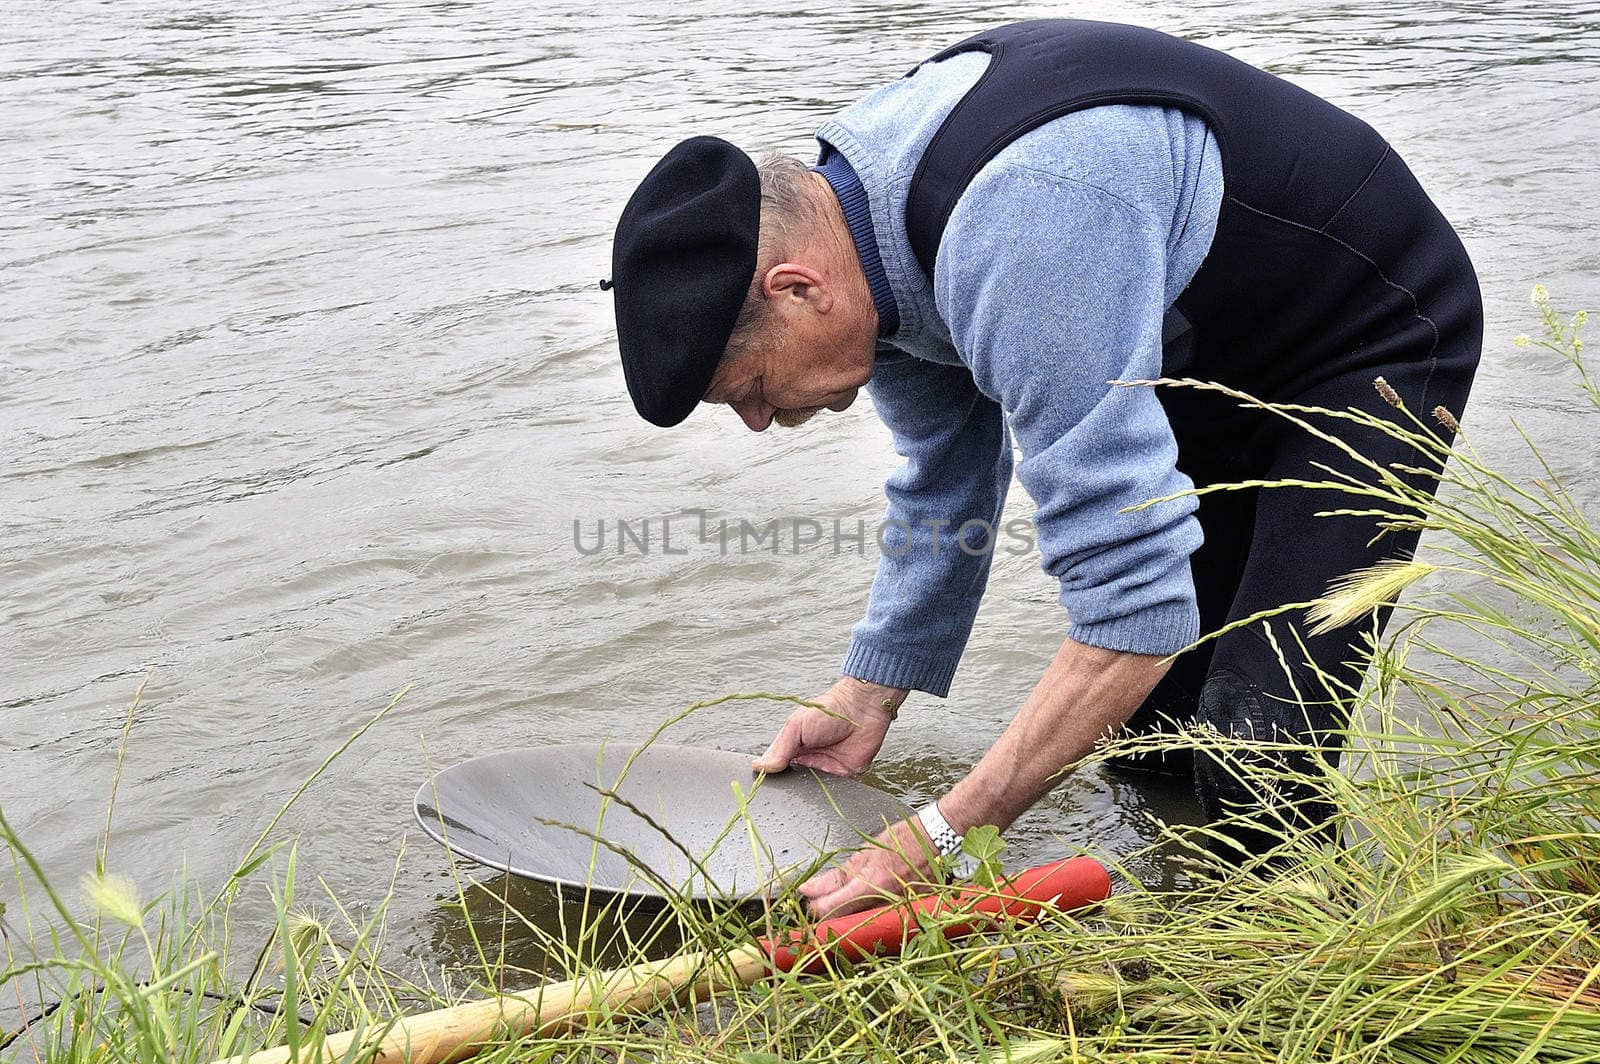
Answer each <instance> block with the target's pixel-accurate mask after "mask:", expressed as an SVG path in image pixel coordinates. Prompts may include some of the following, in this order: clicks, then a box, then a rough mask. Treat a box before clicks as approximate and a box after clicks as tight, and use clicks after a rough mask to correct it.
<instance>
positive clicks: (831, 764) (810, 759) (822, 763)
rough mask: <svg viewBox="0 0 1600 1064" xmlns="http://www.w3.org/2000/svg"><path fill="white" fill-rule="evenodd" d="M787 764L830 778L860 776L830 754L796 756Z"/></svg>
mask: <svg viewBox="0 0 1600 1064" xmlns="http://www.w3.org/2000/svg"><path fill="white" fill-rule="evenodd" d="M789 764H791V765H799V766H800V767H801V768H811V769H816V770H817V771H818V772H826V773H827V774H828V775H830V776H844V777H846V778H847V779H848V778H853V777H856V776H859V775H861V773H860V772H859V771H857V770H855V769H852V768H851V767H850V766H849V765H846V764H845V763H844V762H843V761H840V760H839V759H838V758H836V757H834V756H833V755H832V754H797V755H796V756H794V757H793V758H791V759H790V760H789Z"/></svg>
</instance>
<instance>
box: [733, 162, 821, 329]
mask: <svg viewBox="0 0 1600 1064" xmlns="http://www.w3.org/2000/svg"><path fill="white" fill-rule="evenodd" d="M756 172H757V174H759V175H760V177H761V235H760V239H759V241H758V247H757V251H756V272H755V276H754V277H753V278H751V280H750V289H749V291H748V292H746V293H745V297H744V305H743V306H742V307H740V308H739V317H738V318H737V319H736V320H735V321H734V323H733V333H732V334H731V335H730V336H729V337H728V344H727V346H726V347H725V348H724V349H723V353H722V357H723V359H724V360H726V359H729V358H734V357H737V356H738V355H740V354H743V353H744V352H745V351H746V350H748V349H749V347H750V346H751V344H752V342H753V341H754V340H755V338H756V337H757V336H759V335H760V334H761V331H762V330H763V329H764V328H766V326H767V322H768V319H769V318H770V317H771V308H769V307H768V306H767V300H766V296H765V295H764V294H763V293H762V288H761V281H762V278H763V277H765V276H766V273H767V271H768V270H770V269H771V268H772V267H773V266H774V265H775V264H777V263H779V262H781V261H783V259H784V258H785V257H786V256H788V255H790V254H792V253H793V252H794V251H796V250H798V249H799V248H800V247H801V246H803V245H804V244H805V242H806V240H807V239H808V238H809V236H810V234H811V232H812V230H813V229H814V228H815V227H816V226H817V225H818V224H819V223H820V221H821V218H822V211H821V210H820V209H819V206H818V203H817V199H816V190H815V187H814V185H813V183H812V179H811V170H810V169H809V168H808V167H807V166H806V164H805V163H803V162H801V161H800V160H799V159H796V158H795V157H794V156H792V155H784V154H783V153H781V152H772V153H769V154H767V155H764V156H762V157H761V158H760V159H759V160H758V161H757V162H756Z"/></svg>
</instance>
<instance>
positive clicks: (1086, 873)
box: [213, 857, 1111, 1064]
mask: <svg viewBox="0 0 1600 1064" xmlns="http://www.w3.org/2000/svg"><path fill="white" fill-rule="evenodd" d="M1110 892H1111V879H1110V877H1109V876H1108V875H1107V874H1106V870H1105V869H1104V868H1103V867H1101V866H1100V864H1099V863H1098V862H1096V861H1094V860H1091V859H1090V858H1087V857H1073V858H1069V859H1068V860H1065V861H1057V862H1055V863H1054V864H1049V865H1042V866H1040V867H1038V868H1032V869H1029V870H1028V871H1026V872H1022V873H1020V874H1019V875H1017V876H1014V877H1011V878H1009V879H1007V880H1006V881H1005V882H1004V883H1002V884H1001V885H1000V887H999V888H998V889H996V890H993V891H985V890H980V889H979V888H976V887H968V888H966V889H965V890H962V891H960V892H958V893H957V894H956V896H955V897H954V898H953V899H948V900H947V899H943V898H934V897H927V898H918V899H916V900H914V901H911V902H901V903H896V904H894V905H886V906H884V907H882V908H879V909H873V910H870V911H868V912H865V913H856V914H854V915H851V916H842V917H838V918H836V919H833V920H826V921H823V922H822V923H820V924H817V925H816V926H814V927H811V928H808V929H804V930H798V931H792V932H788V933H786V934H783V935H780V936H778V937H777V938H775V939H761V940H759V941H757V942H751V943H748V944H746V945H743V946H738V947H736V948H734V949H730V950H726V951H718V952H697V953H684V954H679V955H678V956H676V957H670V958H668V959H666V960H660V961H647V962H645V963H642V964H634V965H629V966H627V967H624V968H612V969H609V970H605V971H596V972H591V973H589V974H588V975H585V976H581V977H579V978H577V979H569V980H566V981H564V982H559V983H548V984H546V985H544V986H541V987H538V988H536V989H533V990H525V991H522V992H520V993H510V994H501V995H498V996H496V997H492V998H486V999H484V1000H482V1001H471V1002H467V1003H465V1004H461V1005H453V1006H451V1007H450V1008H446V1009H438V1010H436V1011H434V1012H427V1013H423V1014H422V1015H420V1016H406V1017H400V1018H399V1019H397V1020H396V1021H395V1022H394V1023H392V1024H390V1025H388V1027H387V1028H378V1029H375V1030H370V1031H362V1030H356V1031H345V1032H342V1033H339V1034H333V1035H329V1036H328V1037H327V1038H325V1039H323V1040H321V1041H320V1042H308V1043H307V1044H306V1045H305V1046H303V1047H301V1052H300V1054H299V1056H298V1060H299V1061H303V1062H312V1061H315V1062H317V1064H332V1062H334V1061H349V1062H352V1064H357V1062H359V1064H450V1062H451V1061H457V1060H465V1059H466V1058H468V1057H471V1056H473V1055H474V1054H476V1053H477V1052H478V1051H479V1050H480V1049H482V1048H483V1047H484V1046H485V1045H487V1044H489V1043H491V1042H494V1041H496V1040H503V1039H504V1038H505V1037H506V1036H507V1035H512V1036H522V1035H527V1034H530V1033H533V1032H539V1033H541V1034H545V1033H553V1032H555V1031H559V1030H563V1029H566V1028H570V1027H575V1026H579V1025H581V1024H582V1023H584V1022H586V1021H589V1020H591V1019H595V1018H597V1017H602V1016H606V1015H612V1014H615V1013H621V1012H641V1011H645V1010H648V1009H650V1008H653V1007H654V1006H656V1005H659V1004H660V1003H662V1002H664V1001H667V1000H669V999H675V998H677V999H689V1000H693V999H698V998H699V997H701V996H703V995H705V994H707V993H709V992H710V991H711V990H713V989H722V988H732V987H740V986H748V985H750V984H751V983H754V982H756V981H757V980H758V979H762V978H764V977H766V976H768V975H771V974H772V973H773V971H774V970H778V971H790V970H792V969H795V968H798V969H800V970H801V971H815V970H817V969H818V968H821V967H824V966H825V965H826V963H827V960H828V958H829V957H831V956H840V957H843V958H845V959H848V960H852V961H854V960H859V959H861V958H863V957H865V956H869V955H873V954H888V953H894V952H898V951H899V950H900V949H901V948H902V947H903V946H904V945H905V943H906V942H907V941H909V940H910V939H911V938H914V937H916V936H917V935H918V934H920V933H921V932H923V931H924V930H934V931H937V932H938V933H940V934H942V935H943V936H945V937H946V938H956V937H959V936H961V935H965V934H970V933H971V932H973V931H975V930H977V929H978V928H980V927H983V926H987V925H990V924H992V923H994V922H995V921H996V920H998V919H1003V918H1010V919H1017V920H1027V919H1032V918H1033V917H1035V916H1037V915H1038V914H1039V913H1040V912H1041V911H1042V910H1043V909H1044V907H1045V906H1047V905H1051V904H1054V905H1055V906H1056V907H1058V908H1061V909H1075V908H1079V907H1081V906H1084V905H1089V904H1092V903H1094V902H1097V901H1101V900H1104V899H1105V897H1106V896H1107V895H1108V894H1110ZM932 918H937V922H935V920H934V919H932ZM930 923H931V924H932V926H931V927H929V926H927V925H928V924H930ZM352 1049H355V1050H356V1051H355V1052H352ZM292 1059H295V1058H291V1056H290V1054H289V1048H288V1047H287V1046H279V1047H277V1048H275V1049H267V1050H263V1051H261V1052H259V1053H251V1054H249V1055H247V1056H238V1057H229V1058H227V1059H225V1060H219V1061H215V1062H213V1064H245V1062H246V1061H249V1064H289V1062H290V1061H291V1060H292Z"/></svg>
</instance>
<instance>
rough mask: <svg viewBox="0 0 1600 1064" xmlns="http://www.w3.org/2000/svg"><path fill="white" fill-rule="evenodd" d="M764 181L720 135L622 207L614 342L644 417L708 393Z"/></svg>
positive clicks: (737, 301) (667, 163) (674, 419)
mask: <svg viewBox="0 0 1600 1064" xmlns="http://www.w3.org/2000/svg"><path fill="white" fill-rule="evenodd" d="M760 227H761V179H760V177H759V176H757V174H756V165H755V163H754V162H752V161H751V159H750V157H749V156H748V155H746V154H745V153H744V152H742V151H740V150H739V149H738V148H735V147H734V146H733V145H732V144H729V143H728V142H727V141H725V140H719V139H717V138H716V137H693V138H691V139H689V140H686V141H684V142H683V143H682V144H679V145H678V146H677V147H675V148H673V149H672V150H671V151H669V152H667V154H666V156H665V157H664V158H663V159H662V160H661V161H660V162H659V163H657V164H656V165H655V168H654V169H652V170H651V171H650V172H649V173H648V174H646V175H645V179H644V180H643V181H642V182H640V184H639V187H638V188H637V189H635V190H634V193H633V197H632V198H631V199H629V200H628V205H627V206H626V207H624V208H623V210H622V219H621V220H620V221H619V222H617V234H616V240H615V242H614V243H613V244H612V248H611V285H612V288H613V295H614V297H615V299H616V311H617V346H618V347H619V348H620V349H621V351H622V375H623V376H624V377H625V378H626V379H627V382H628V394H629V395H631V396H632V397H633V405H634V407H635V409H637V410H638V411H639V414H640V415H641V416H642V417H643V418H644V419H645V420H646V421H649V422H652V423H653V424H656V425H660V426H662V427H663V428H666V427H669V426H672V425H676V424H677V423H678V422H680V421H682V420H683V419H684V418H686V417H688V416H689V414H690V412H691V411H693V410H694V408H695V404H696V403H698V402H699V401H700V400H701V398H702V397H704V395H705V392H706V388H707V387H709V386H710V384H711V377H712V374H714V373H715V372H716V369H717V361H718V360H719V359H720V358H721V357H722V351H723V348H725V347H726V346H727V344H728V337H729V336H730V335H732V333H733V323H734V321H735V320H736V319H737V318H738V316H739V308H740V307H741V306H743V304H744V297H745V293H746V292H747V291H749V288H750V282H751V280H752V279H753V278H754V276H755V270H756V241H757V237H758V235H759V232H760Z"/></svg>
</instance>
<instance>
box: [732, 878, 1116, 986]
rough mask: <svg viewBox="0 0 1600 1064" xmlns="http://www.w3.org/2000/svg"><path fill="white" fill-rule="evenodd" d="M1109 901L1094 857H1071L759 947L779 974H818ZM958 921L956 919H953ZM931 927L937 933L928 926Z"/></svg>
mask: <svg viewBox="0 0 1600 1064" xmlns="http://www.w3.org/2000/svg"><path fill="white" fill-rule="evenodd" d="M1110 894H1111V876H1110V875H1109V874H1108V873H1107V872H1106V870H1105V868H1104V867H1103V866H1102V865H1101V864H1100V862H1099V861H1096V860H1094V859H1093V858H1091V857H1069V858H1067V859H1066V860H1062V861H1056V862H1055V863H1053V864H1047V865H1040V866H1039V867H1038V868H1030V869H1028V870H1027V871H1026V872H1019V873H1018V874H1017V875H1015V876H1011V877H1009V878H1007V879H1005V880H1002V881H1001V883H1000V885H999V886H998V887H997V888H996V889H994V890H986V889H984V888H982V887H967V888H965V889H963V890H961V891H960V892H959V893H957V894H956V895H955V897H954V898H943V897H926V898H916V899H914V900H912V901H909V902H899V903H896V904H894V905H885V906H883V907H881V908H878V909H870V910H868V911H867V912H863V913H852V914H851V915H849V916H838V917H834V918H833V919H832V920H824V921H822V922H821V923H819V924H817V925H815V926H813V927H809V928H805V929H803V930H799V931H790V932H788V933H786V934H783V935H779V936H777V937H776V938H770V939H768V938H764V939H762V940H761V943H760V944H761V948H762V949H763V950H764V951H765V952H766V954H767V957H768V958H769V959H770V960H771V961H772V966H773V967H774V968H777V969H778V970H779V971H785V972H787V971H791V970H793V969H796V968H798V969H799V970H800V971H802V972H814V971H816V970H818V969H819V968H822V967H823V966H824V965H825V964H826V963H827V960H828V957H829V956H830V955H832V956H837V957H842V958H844V959H846V960H849V961H852V962H853V961H858V960H860V959H861V958H863V957H868V956H888V955H892V954H895V953H898V952H900V950H902V949H903V948H905V944H906V943H907V942H909V941H910V940H911V939H913V938H915V937H916V936H917V935H920V934H922V933H923V932H924V931H926V930H930V929H931V930H934V931H937V932H939V933H941V934H943V935H944V937H945V938H960V937H961V936H963V935H970V934H972V933H973V932H974V931H977V930H980V929H981V928H984V927H990V926H993V925H994V924H995V923H996V922H997V921H999V920H1002V919H1010V920H1031V919H1033V918H1034V917H1036V916H1038V915H1039V913H1040V912H1041V911H1043V909H1044V907H1045V906H1047V905H1051V904H1053V905H1055V907H1056V908H1058V909H1078V908H1082V907H1083V906H1085V905H1093V904H1094V903H1095V902H1097V901H1104V900H1105V899H1106V898H1107V897H1108V896H1110ZM950 917H959V919H950ZM925 924H930V925H932V927H931V928H930V927H927V926H925Z"/></svg>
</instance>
